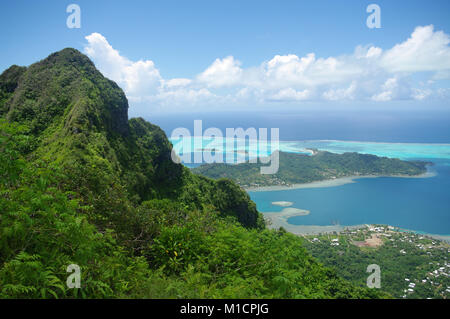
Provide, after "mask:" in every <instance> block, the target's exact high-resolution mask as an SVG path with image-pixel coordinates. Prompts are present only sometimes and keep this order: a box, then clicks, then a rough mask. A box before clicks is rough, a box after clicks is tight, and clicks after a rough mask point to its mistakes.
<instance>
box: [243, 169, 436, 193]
mask: <svg viewBox="0 0 450 319" xmlns="http://www.w3.org/2000/svg"><path fill="white" fill-rule="evenodd" d="M433 176H436V173H435V172H431V171H428V172H426V173H423V174H420V175H416V176H409V175H356V176H347V177H340V178H335V179H327V180H323V181H316V182H310V183H303V184H293V185H290V186H281V185H275V186H261V187H250V188H245V191H247V192H270V191H284V190H290V189H300V188H322V187H336V186H341V185H345V184H351V183H355V182H356V181H355V180H357V179H360V178H378V177H398V178H429V177H433Z"/></svg>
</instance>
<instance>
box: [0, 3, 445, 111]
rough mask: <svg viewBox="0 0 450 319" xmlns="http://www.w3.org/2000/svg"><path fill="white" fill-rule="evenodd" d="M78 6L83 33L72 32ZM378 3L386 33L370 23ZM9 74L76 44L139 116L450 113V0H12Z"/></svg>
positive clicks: (7, 11)
mask: <svg viewBox="0 0 450 319" xmlns="http://www.w3.org/2000/svg"><path fill="white" fill-rule="evenodd" d="M70 4H77V5H78V6H79V7H80V9H81V14H80V21H81V27H80V28H68V27H67V24H66V20H67V19H68V17H69V15H70V14H71V13H67V12H66V9H67V7H68V5H70ZM370 4H376V5H378V7H379V8H380V21H381V28H369V27H368V26H367V23H366V22H367V18H368V17H369V16H370V15H371V14H372V12H369V13H368V12H367V10H366V9H367V7H368V5H370ZM0 6H1V10H0V37H1V39H2V41H1V42H2V49H1V50H0V71H3V70H5V69H7V68H8V67H9V66H10V65H12V64H18V65H30V64H31V63H34V62H36V61H38V60H40V59H43V58H45V57H46V56H48V55H49V54H50V53H52V52H55V51H58V50H61V49H63V48H65V47H73V48H76V49H78V50H80V51H81V52H83V53H85V54H87V55H88V56H89V57H90V58H91V59H92V60H93V62H94V63H95V64H96V66H97V68H99V70H100V71H101V72H102V73H103V74H104V75H105V76H107V77H108V78H110V79H112V80H114V81H116V82H117V83H118V84H119V86H120V87H121V88H122V89H123V90H124V91H125V93H126V95H127V97H128V99H129V103H130V110H129V113H130V115H131V116H144V117H145V116H148V115H151V114H171V113H187V112H223V111H233V112H238V111H246V112H248V111H250V112H251V111H258V112H264V111H269V112H270V111H277V110H294V111H295V110H299V111H300V110H329V109H333V110H334V111H335V110H342V111H348V110H351V111H355V110H358V109H374V110H383V109H386V110H392V109H401V110H404V111H410V110H431V109H438V110H448V109H449V108H450V103H449V101H450V1H447V0H442V1H439V0H435V1H414V0H413V1H411V0H410V1H401V0H399V1H379V0H374V1H364V0H341V1H331V0H330V1H324V0H316V1H300V0H297V1H282V0H278V1H262V0H259V1H253V0H246V1H234V0H227V1H211V0H209V1H171V0H169V1H167V0H165V1H105V0H96V1H87V0H78V1H76V0H71V1H63V0H36V1H26V0H16V1H3V2H2V4H1V5H0Z"/></svg>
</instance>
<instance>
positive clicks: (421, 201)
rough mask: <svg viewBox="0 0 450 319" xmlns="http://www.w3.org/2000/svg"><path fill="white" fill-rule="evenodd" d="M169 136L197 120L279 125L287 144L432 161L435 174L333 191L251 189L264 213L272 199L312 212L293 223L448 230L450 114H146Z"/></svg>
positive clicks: (372, 180) (209, 123)
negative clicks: (266, 190)
mask: <svg viewBox="0 0 450 319" xmlns="http://www.w3.org/2000/svg"><path fill="white" fill-rule="evenodd" d="M147 119H148V120H149V121H151V122H152V123H155V124H157V125H159V126H161V127H162V128H163V129H164V130H165V131H166V133H167V135H169V136H170V134H171V132H172V130H173V129H174V128H177V127H185V128H187V129H189V130H191V132H193V120H194V119H201V120H203V129H206V128H208V127H218V128H220V129H221V130H223V132H225V128H226V127H233V128H236V127H243V128H244V129H245V128H248V127H255V128H261V127H265V128H271V127H278V128H279V129H280V140H282V141H285V142H282V143H281V149H282V150H283V148H285V149H286V150H288V151H294V152H295V150H296V149H298V150H299V152H300V150H301V149H302V148H306V147H317V148H319V149H323V150H328V151H332V152H337V153H342V152H347V151H357V152H361V153H368V154H375V155H379V156H388V157H396V158H401V159H405V160H415V159H419V160H426V161H431V162H433V163H434V165H433V166H432V167H431V168H430V169H431V170H432V171H433V172H435V173H436V174H435V176H433V177H429V178H393V177H380V178H370V179H358V180H357V181H356V183H352V184H346V185H341V186H336V187H328V188H310V189H292V190H283V191H270V192H250V193H249V194H250V196H251V198H252V199H253V200H254V201H255V203H256V205H257V208H258V210H260V211H261V212H275V211H280V210H281V209H282V208H281V207H278V206H274V205H272V204H271V202H274V201H289V202H293V203H294V204H293V206H292V207H295V208H300V209H307V210H309V211H310V212H311V213H310V214H309V215H307V216H297V217H292V218H290V219H289V220H288V222H289V223H291V224H297V225H299V224H302V225H332V224H335V223H339V224H340V225H360V224H388V225H392V226H396V227H401V228H404V229H409V230H415V231H419V232H424V233H430V234H439V235H450V112H428V113H425V112H410V113H405V112H395V111H392V112H370V113H369V112H354V113H351V112H347V113H344V114H342V113H337V112H336V113H325V112H320V113H317V112H306V113H277V114H273V113H272V114H268V113H262V114H254V113H248V114H247V113H239V114H231V113H223V114H215V115H208V114H207V115H202V114H190V115H180V116H174V115H172V116H164V117H157V116H155V117H153V118H147Z"/></svg>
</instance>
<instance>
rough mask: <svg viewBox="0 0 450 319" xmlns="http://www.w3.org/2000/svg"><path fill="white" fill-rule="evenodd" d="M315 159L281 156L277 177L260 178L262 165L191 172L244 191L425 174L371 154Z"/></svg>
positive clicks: (419, 167)
mask: <svg viewBox="0 0 450 319" xmlns="http://www.w3.org/2000/svg"><path fill="white" fill-rule="evenodd" d="M313 154H314V155H304V154H296V153H286V152H280V154H279V155H280V157H279V159H280V167H279V170H278V172H277V173H276V174H273V175H263V174H260V167H261V166H264V165H267V164H261V163H248V162H246V163H242V164H236V165H230V164H223V163H214V164H205V165H201V166H199V167H196V168H193V169H192V171H193V172H194V173H195V174H199V175H203V176H206V177H210V178H215V179H218V178H229V179H231V180H233V181H235V182H236V183H237V184H239V185H240V186H241V187H244V188H258V187H267V186H286V187H289V186H292V185H295V184H305V183H311V182H318V181H325V180H334V179H338V178H343V177H358V176H403V177H405V176H406V177H412V176H419V175H421V174H424V173H426V171H427V169H426V166H427V165H429V164H431V163H429V162H423V161H402V160H400V159H396V158H388V157H379V156H376V155H370V154H360V153H354V152H352V153H344V154H335V153H331V152H327V151H319V150H314V153H313Z"/></svg>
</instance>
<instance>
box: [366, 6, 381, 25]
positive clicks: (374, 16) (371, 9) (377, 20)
mask: <svg viewBox="0 0 450 319" xmlns="http://www.w3.org/2000/svg"><path fill="white" fill-rule="evenodd" d="M366 12H367V13H371V14H370V15H369V16H368V17H367V20H366V25H367V27H368V28H369V29H374V28H376V29H380V28H381V8H380V6H379V5H378V4H374V3H373V4H369V5H368V6H367V9H366Z"/></svg>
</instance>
